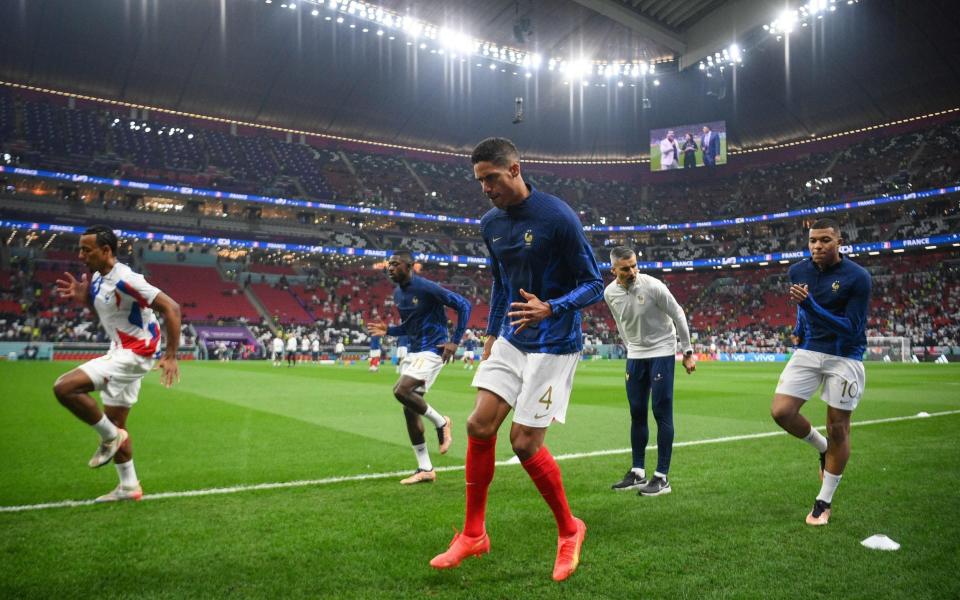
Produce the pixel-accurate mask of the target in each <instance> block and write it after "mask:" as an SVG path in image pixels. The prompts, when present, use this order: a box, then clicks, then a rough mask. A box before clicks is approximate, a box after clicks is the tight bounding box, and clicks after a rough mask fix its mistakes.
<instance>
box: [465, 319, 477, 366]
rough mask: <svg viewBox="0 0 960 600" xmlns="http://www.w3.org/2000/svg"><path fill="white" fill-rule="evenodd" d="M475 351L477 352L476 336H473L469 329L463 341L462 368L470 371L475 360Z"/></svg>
mask: <svg viewBox="0 0 960 600" xmlns="http://www.w3.org/2000/svg"><path fill="white" fill-rule="evenodd" d="M476 350H477V336H476V335H474V334H473V332H472V331H470V330H469V329H468V330H467V337H466V339H465V340H463V368H464V369H468V370H469V369H472V368H473V366H474V365H473V363H474V361H475V360H476V358H477V357H476Z"/></svg>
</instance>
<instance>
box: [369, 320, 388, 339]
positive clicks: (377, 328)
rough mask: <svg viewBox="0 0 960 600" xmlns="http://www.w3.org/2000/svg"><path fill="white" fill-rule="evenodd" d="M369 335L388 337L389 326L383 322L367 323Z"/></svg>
mask: <svg viewBox="0 0 960 600" xmlns="http://www.w3.org/2000/svg"><path fill="white" fill-rule="evenodd" d="M367 333H369V334H370V335H379V336H384V335H387V324H386V323H384V322H383V321H370V322H369V323H367Z"/></svg>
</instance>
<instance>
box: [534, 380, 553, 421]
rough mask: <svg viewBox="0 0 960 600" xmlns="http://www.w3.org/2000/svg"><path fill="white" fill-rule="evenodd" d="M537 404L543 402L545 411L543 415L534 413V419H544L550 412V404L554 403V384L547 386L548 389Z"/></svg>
mask: <svg viewBox="0 0 960 600" xmlns="http://www.w3.org/2000/svg"><path fill="white" fill-rule="evenodd" d="M537 404H542V405H544V407H545V409H544V410H545V412H544V413H543V414H542V415H538V414H535V415H533V418H534V419H542V418H543V417H545V416H547V415H548V414H550V405H551V404H553V386H552V385H551V386H550V387H548V388H547V391H546V392H544V393H543V395H542V396H540V399H539V400H537Z"/></svg>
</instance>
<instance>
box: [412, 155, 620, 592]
mask: <svg viewBox="0 0 960 600" xmlns="http://www.w3.org/2000/svg"><path fill="white" fill-rule="evenodd" d="M471 160H472V162H473V172H474V175H475V176H476V179H477V181H479V182H480V184H481V186H482V188H483V192H484V193H485V194H486V195H487V197H488V198H489V199H490V201H491V202H492V203H493V206H494V208H492V209H491V210H490V211H489V212H488V213H487V214H485V215H484V216H483V219H481V222H480V230H481V235H482V236H483V240H484V242H485V243H486V245H487V250H488V251H489V252H490V266H491V274H492V276H493V289H492V290H491V300H490V316H489V319H488V325H487V334H488V337H487V341H486V343H485V344H484V348H483V355H482V356H481V361H482V362H481V363H480V366H479V367H477V372H476V375H475V376H474V378H473V386H474V387H476V388H477V399H476V404H475V405H474V409H473V413H472V414H471V415H470V418H469V419H468V420H467V434H468V436H469V440H468V445H467V464H466V481H467V486H466V488H467V489H466V496H467V504H466V519H465V524H464V528H463V532H462V533H458V534H457V535H456V536H454V538H453V541H452V542H451V543H450V547H449V548H448V549H447V551H446V552H443V553H442V554H439V555H437V556H436V557H434V558H433V560H431V561H430V565H431V566H433V567H434V568H437V569H449V568H452V567H456V566H457V565H459V564H460V563H461V562H462V561H463V559H465V558H467V557H469V556H479V555H481V554H485V553H487V552H489V551H490V538H489V537H488V536H487V531H486V524H485V514H486V503H487V490H488V488H489V486H490V482H491V481H492V480H493V471H494V465H495V462H494V461H495V450H496V442H497V431H498V430H499V429H500V425H501V424H502V423H503V421H504V419H506V418H507V415H508V414H509V413H510V411H511V410H513V411H514V415H513V424H512V425H511V427H510V444H511V445H512V447H513V451H514V453H515V454H516V455H517V457H518V458H519V459H520V461H521V464H522V465H523V468H524V469H526V471H527V473H528V474H529V475H530V478H531V479H532V480H533V482H534V484H535V485H536V486H537V489H538V490H539V491H540V494H541V495H542V496H543V498H544V500H545V501H546V502H547V504H548V505H549V506H550V509H551V510H552V511H553V515H554V517H555V518H556V521H557V529H558V534H559V535H558V541H557V557H556V561H555V563H554V568H553V578H554V579H555V580H556V581H561V580H563V579H566V578H567V577H569V576H570V575H571V574H572V573H573V572H574V570H576V568H577V565H578V564H579V562H580V548H581V545H582V544H583V539H584V537H586V531H587V528H586V525H584V523H583V521H581V520H580V519H578V518H576V517H574V516H573V514H572V513H571V512H570V507H569V505H568V504H567V498H566V492H565V491H564V488H563V479H562V477H561V475H560V468H559V467H558V466H557V463H556V461H555V460H554V458H553V456H552V455H551V454H550V452H549V451H548V450H547V447H546V446H544V445H543V442H544V439H545V437H546V434H547V427H549V426H550V424H551V423H552V422H553V421H559V422H561V423H562V422H563V421H564V419H565V417H566V412H567V403H568V401H569V399H570V390H571V387H572V386H573V374H574V371H575V370H576V368H577V363H578V362H579V361H580V351H581V349H582V347H583V341H582V336H581V331H580V327H581V321H580V309H582V308H585V307H587V306H589V305H591V304H594V303H595V302H597V301H599V300H600V299H601V298H602V297H603V279H602V278H601V276H600V269H599V268H598V267H597V261H596V259H595V258H594V256H593V250H592V249H591V248H590V244H589V243H588V242H587V239H586V237H585V236H584V234H583V227H582V225H581V224H580V220H579V219H578V218H577V215H576V214H574V212H573V210H572V209H571V208H570V207H569V206H568V205H567V204H566V203H564V202H563V201H562V200H560V199H559V198H557V197H555V196H551V195H549V194H545V193H543V192H541V191H539V190H536V189H533V188H532V187H530V186H528V185H527V184H526V183H525V182H524V181H523V176H522V174H521V172H520V154H519V152H518V151H517V148H516V146H514V145H513V143H512V142H511V141H510V140H507V139H503V138H489V139H486V140H484V141H482V142H480V144H478V145H477V147H476V148H474V150H473V155H472V157H471Z"/></svg>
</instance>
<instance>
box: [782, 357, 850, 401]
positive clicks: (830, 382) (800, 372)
mask: <svg viewBox="0 0 960 600" xmlns="http://www.w3.org/2000/svg"><path fill="white" fill-rule="evenodd" d="M866 378H867V377H866V373H865V372H864V369H863V362H861V361H859V360H855V359H852V358H843V357H841V356H834V355H832V354H824V353H823V352H813V351H812V350H797V351H796V352H794V353H793V356H791V357H790V361H789V362H788V363H787V366H786V367H784V369H783V373H781V374H780V383H778V384H777V393H778V394H785V395H787V396H793V397H795V398H800V399H801V400H803V401H807V400H809V399H810V397H811V396H813V394H814V393H816V391H817V389H818V388H819V387H820V385H821V384H822V385H823V390H822V391H821V392H820V398H821V399H822V400H823V401H824V402H826V403H827V404H828V405H830V406H832V407H834V408H839V409H840V410H848V411H852V410H853V409H855V408H856V407H857V405H858V404H859V403H860V398H861V397H863V388H864V386H865V385H866Z"/></svg>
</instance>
